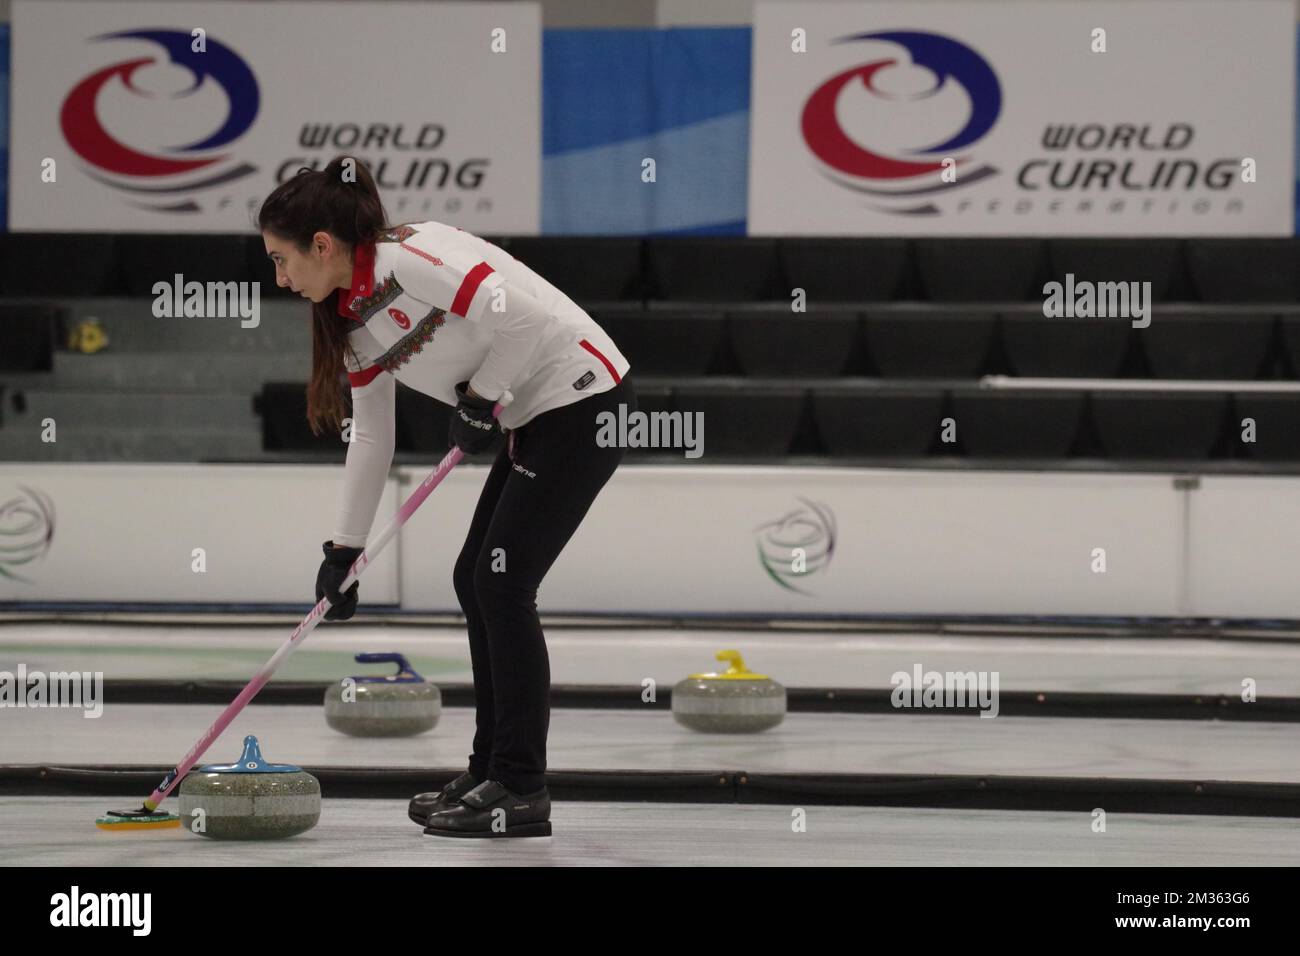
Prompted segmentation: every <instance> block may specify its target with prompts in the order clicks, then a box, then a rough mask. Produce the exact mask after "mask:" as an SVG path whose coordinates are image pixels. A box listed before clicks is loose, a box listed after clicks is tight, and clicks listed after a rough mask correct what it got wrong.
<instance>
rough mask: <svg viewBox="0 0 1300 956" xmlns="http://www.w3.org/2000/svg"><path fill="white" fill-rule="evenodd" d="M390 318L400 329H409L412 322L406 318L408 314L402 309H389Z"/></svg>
mask: <svg viewBox="0 0 1300 956" xmlns="http://www.w3.org/2000/svg"><path fill="white" fill-rule="evenodd" d="M388 317H389V318H390V319H392V320H393V321H394V322H396V323H397V324H398V326H399V327H400V328H403V329H409V328H410V327H411V320H410V319H409V318H407V317H406V313H405V312H403V311H402V310H401V309H389V310H388Z"/></svg>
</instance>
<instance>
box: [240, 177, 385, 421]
mask: <svg viewBox="0 0 1300 956" xmlns="http://www.w3.org/2000/svg"><path fill="white" fill-rule="evenodd" d="M345 173H346V175H347V178H346V179H345V178H344V175H345ZM257 228H258V230H259V231H262V232H270V233H272V234H274V235H276V236H279V237H281V238H283V239H285V240H287V241H289V242H292V243H293V244H294V246H295V247H296V248H297V249H298V251H299V252H306V251H307V250H308V249H310V248H311V243H312V237H313V236H315V235H316V233H318V232H328V233H329V234H330V235H332V236H334V237H335V238H336V239H338V240H339V241H340V242H341V243H343V244H344V245H345V246H347V247H348V248H349V249H350V250H352V252H353V254H354V255H355V250H356V248H357V246H358V244H361V245H364V244H367V243H372V242H374V241H375V240H376V239H377V238H378V237H379V234H380V233H382V232H383V231H384V230H385V229H387V228H388V225H387V216H386V215H385V213H384V204H383V202H382V201H381V200H380V198H379V189H378V188H377V187H376V186H375V181H374V179H373V178H372V177H371V175H370V170H369V169H367V168H366V166H365V165H364V164H363V163H362V161H361V160H359V159H356V158H355V157H351V156H338V157H335V158H334V159H333V160H331V161H330V163H329V165H328V166H326V167H325V168H324V169H322V170H318V171H315V172H313V171H312V170H310V169H308V168H306V167H303V168H301V169H299V170H298V172H297V173H296V174H295V175H294V176H293V177H292V178H290V179H287V180H285V181H284V182H282V183H281V184H280V185H279V186H277V187H276V188H275V189H274V190H273V191H272V192H271V194H270V195H269V196H267V197H266V200H265V201H264V202H263V203H262V206H261V209H260V210H259V211H258V214H257ZM344 323H345V320H344V318H343V317H342V316H340V315H339V290H338V289H334V290H333V291H331V292H330V294H329V295H328V296H326V297H325V298H324V299H323V300H322V301H320V302H313V303H312V317H311V344H312V349H311V381H310V382H309V383H308V385H307V423H308V425H309V426H310V427H311V431H312V434H313V435H319V434H321V433H322V432H323V431H325V430H326V429H327V428H328V429H332V430H334V431H338V430H339V429H341V428H342V427H343V413H344V411H345V409H346V406H345V405H344V402H343V388H342V385H341V384H340V381H339V380H340V376H341V375H342V373H343V371H344V365H343V356H344V349H345V347H347V333H348V330H347V326H346V325H345V324H344ZM354 357H355V356H354Z"/></svg>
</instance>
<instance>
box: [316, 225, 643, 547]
mask: <svg viewBox="0 0 1300 956" xmlns="http://www.w3.org/2000/svg"><path fill="white" fill-rule="evenodd" d="M339 314H340V316H342V318H341V319H340V321H346V322H347V323H348V327H349V329H350V330H351V331H350V332H349V333H348V345H349V347H350V350H345V356H344V363H345V367H346V369H347V372H348V380H349V381H350V383H351V386H352V442H351V443H350V444H349V445H348V451H347V460H346V464H345V465H344V473H343V503H342V508H341V513H340V515H339V520H338V525H337V528H336V531H335V533H334V543H335V544H343V545H348V546H350V547H357V548H359V547H363V546H364V545H365V540H366V536H367V535H368V534H369V532H370V526H371V524H372V523H373V522H374V517H375V511H376V510H377V509H378V507H379V499H380V497H381V495H382V494H383V488H384V480H385V478H386V477H387V475H388V470H389V468H390V467H391V466H392V460H393V451H394V448H395V445H396V434H395V433H396V414H395V409H394V405H395V398H396V388H397V386H396V382H397V381H398V380H400V381H401V382H402V384H403V385H406V386H409V387H410V388H414V389H416V390H417V391H421V392H424V393H425V394H426V395H431V396H432V397H434V398H436V399H438V400H439V401H441V402H445V403H446V404H448V405H455V404H456V392H455V386H456V383H457V382H463V381H466V380H468V381H469V383H470V387H471V388H472V389H473V390H474V391H475V392H476V393H477V394H479V395H482V396H483V397H484V398H489V399H492V400H494V401H495V400H500V399H502V398H503V397H504V398H506V399H507V400H508V404H507V406H506V408H504V409H503V410H502V412H501V416H500V421H501V424H502V425H503V426H505V427H506V428H519V427H521V426H523V425H525V424H527V423H528V422H529V421H531V420H532V419H533V418H534V417H536V416H537V415H540V414H541V413H543V412H547V411H550V410H551V409H553V408H560V407H562V406H565V405H569V404H572V403H573V402H577V401H581V400H582V399H583V398H586V397H587V396H588V395H595V394H598V393H600V392H604V391H608V390H609V389H611V388H613V387H614V386H615V385H617V384H618V383H619V382H620V381H621V380H622V378H623V376H624V375H626V374H627V372H628V369H629V368H630V365H629V363H628V361H627V359H625V358H624V357H623V355H622V353H621V352H619V350H618V348H617V347H616V346H615V345H614V342H613V340H611V339H610V337H609V336H608V335H606V334H605V331H604V330H603V329H601V327H600V326H599V325H597V324H596V322H595V320H594V319H592V317H591V316H589V315H588V314H587V313H586V312H584V311H583V310H582V309H581V308H580V307H579V306H578V305H577V304H576V303H575V302H574V301H573V300H572V299H570V298H569V297H568V296H566V295H565V294H564V293H563V292H561V291H560V290H559V289H557V288H556V287H555V286H553V285H551V284H550V283H549V282H547V281H546V280H545V279H543V278H542V277H541V276H539V275H538V274H537V273H535V272H533V270H531V269H529V268H528V267H527V266H526V265H524V264H523V263H522V262H520V261H519V260H518V259H515V258H514V257H513V256H511V255H510V254H509V253H508V252H506V251H505V250H504V249H501V248H500V247H499V246H495V245H493V244H492V243H490V242H488V241H487V240H485V239H481V238H479V237H478V236H475V235H472V234H471V233H468V232H465V231H463V230H461V229H458V228H456V227H454V226H448V225H446V224H444V223H440V222H417V223H410V224H407V225H404V226H396V227H394V228H393V229H391V230H389V231H388V232H386V233H384V234H383V235H381V236H380V237H379V240H378V241H377V242H375V243H373V244H370V245H359V246H358V247H357V248H356V250H355V253H354V268H353V275H352V288H351V290H349V291H341V292H340V293H339ZM385 373H388V374H385ZM507 393H509V394H507ZM593 427H594V424H593Z"/></svg>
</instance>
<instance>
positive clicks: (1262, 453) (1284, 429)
mask: <svg viewBox="0 0 1300 956" xmlns="http://www.w3.org/2000/svg"><path fill="white" fill-rule="evenodd" d="M1247 418H1249V419H1252V420H1253V422H1254V430H1253V431H1254V434H1253V436H1252V437H1253V438H1254V441H1243V431H1244V426H1243V425H1242V421H1243V420H1244V419H1247ZM1229 431H1230V432H1232V433H1234V434H1233V435H1232V436H1231V437H1232V445H1233V447H1234V450H1235V451H1236V452H1237V455H1238V457H1241V458H1253V459H1256V460H1259V461H1296V460H1298V459H1300V394H1297V393H1295V392H1238V393H1237V394H1236V395H1234V396H1233V416H1232V421H1231V424H1230V426H1229Z"/></svg>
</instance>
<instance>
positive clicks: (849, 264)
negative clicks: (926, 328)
mask: <svg viewBox="0 0 1300 956" xmlns="http://www.w3.org/2000/svg"><path fill="white" fill-rule="evenodd" d="M777 256H778V258H779V260H780V264H781V276H782V286H783V290H784V293H783V296H782V297H789V296H791V295H792V294H793V290H794V289H803V290H804V294H805V296H806V302H807V308H808V309H809V311H811V310H813V309H815V308H817V307H819V306H821V305H823V304H825V303H828V302H887V301H889V300H891V299H893V298H895V297H896V296H897V294H898V291H899V288H900V285H901V283H902V282H903V279H904V276H905V274H906V270H907V242H906V240H903V239H877V238H869V239H865V238H859V237H856V236H854V237H851V238H790V239H780V240H778V241H777Z"/></svg>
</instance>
